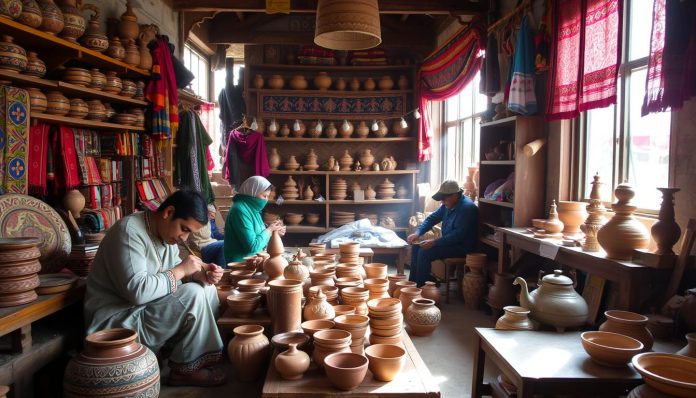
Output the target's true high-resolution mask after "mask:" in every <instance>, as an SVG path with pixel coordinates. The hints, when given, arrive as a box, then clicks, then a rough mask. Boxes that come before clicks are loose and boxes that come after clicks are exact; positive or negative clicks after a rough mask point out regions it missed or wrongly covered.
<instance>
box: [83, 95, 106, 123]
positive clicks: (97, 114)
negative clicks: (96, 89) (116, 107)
mask: <svg viewBox="0 0 696 398" xmlns="http://www.w3.org/2000/svg"><path fill="white" fill-rule="evenodd" d="M87 106H88V107H89V112H88V113H87V119H89V120H104V119H105V118H106V107H104V104H102V102H101V101H99V100H98V99H93V100H90V101H87Z"/></svg>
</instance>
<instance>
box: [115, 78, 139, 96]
mask: <svg viewBox="0 0 696 398" xmlns="http://www.w3.org/2000/svg"><path fill="white" fill-rule="evenodd" d="M135 90H136V87H135V83H133V81H131V80H128V79H123V80H121V91H119V92H118V95H121V96H123V97H126V98H131V97H133V96H134V95H135Z"/></svg>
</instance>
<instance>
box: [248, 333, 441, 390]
mask: <svg viewBox="0 0 696 398" xmlns="http://www.w3.org/2000/svg"><path fill="white" fill-rule="evenodd" d="M403 346H404V348H405V349H406V363H405V364H404V368H403V369H402V370H401V373H399V375H398V376H397V377H396V378H395V379H394V380H392V381H391V382H388V383H387V382H381V381H377V380H375V379H374V378H373V377H372V373H370V371H369V370H368V371H367V375H366V376H365V379H364V380H363V382H362V384H361V385H360V386H358V388H357V389H355V390H353V391H342V390H338V389H336V388H335V387H333V386H332V385H331V382H330V381H329V379H328V378H327V377H326V376H325V375H324V374H322V373H320V372H319V370H318V369H317V368H316V366H314V364H312V366H311V367H310V368H309V370H308V371H307V373H305V374H304V377H303V378H302V379H300V380H284V379H282V378H281V377H280V375H279V374H278V372H277V371H276V370H275V367H274V366H273V365H271V366H269V367H268V373H267V374H266V380H265V381H264V383H263V392H262V395H261V396H262V397H263V398H299V397H302V398H304V397H333V396H338V395H350V396H351V397H352V398H361V397H368V396H373V397H376V396H378V397H399V398H416V397H439V396H440V388H439V387H438V385H437V384H436V383H435V382H434V381H433V376H432V375H431V374H430V371H429V370H428V368H427V366H425V364H424V363H423V360H422V359H421V357H420V355H418V351H416V347H415V346H414V345H413V342H411V339H410V338H409V337H408V334H407V333H404V338H403Z"/></svg>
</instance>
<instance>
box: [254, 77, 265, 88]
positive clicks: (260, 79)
mask: <svg viewBox="0 0 696 398" xmlns="http://www.w3.org/2000/svg"><path fill="white" fill-rule="evenodd" d="M254 88H263V76H261V75H256V76H254Z"/></svg>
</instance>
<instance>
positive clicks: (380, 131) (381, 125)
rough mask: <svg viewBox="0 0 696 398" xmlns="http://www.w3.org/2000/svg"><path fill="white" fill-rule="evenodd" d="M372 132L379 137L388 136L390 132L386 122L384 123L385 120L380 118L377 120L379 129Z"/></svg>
mask: <svg viewBox="0 0 696 398" xmlns="http://www.w3.org/2000/svg"><path fill="white" fill-rule="evenodd" d="M372 133H373V134H374V136H375V137H377V138H382V137H386V135H387V134H388V133H389V128H388V127H387V125H386V124H384V120H380V121H379V122H377V130H376V131H373V132H372Z"/></svg>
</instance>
